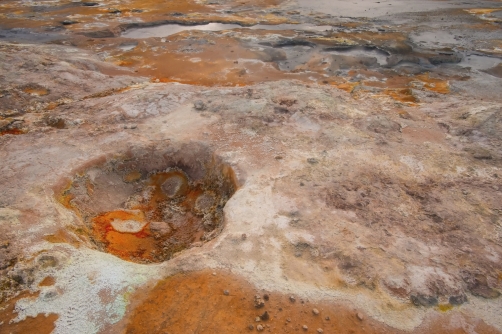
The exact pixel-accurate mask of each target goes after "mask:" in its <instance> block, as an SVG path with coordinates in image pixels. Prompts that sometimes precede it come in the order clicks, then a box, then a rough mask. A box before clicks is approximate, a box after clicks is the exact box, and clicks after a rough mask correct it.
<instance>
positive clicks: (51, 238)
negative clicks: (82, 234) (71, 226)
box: [44, 229, 80, 247]
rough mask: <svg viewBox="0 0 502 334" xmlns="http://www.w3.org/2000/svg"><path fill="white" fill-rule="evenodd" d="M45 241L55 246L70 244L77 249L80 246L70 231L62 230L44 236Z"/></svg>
mask: <svg viewBox="0 0 502 334" xmlns="http://www.w3.org/2000/svg"><path fill="white" fill-rule="evenodd" d="M44 240H45V241H48V242H50V243H53V244H61V243H68V244H71V245H73V246H75V247H78V246H79V244H80V243H79V241H78V240H77V239H76V238H75V237H74V236H72V235H71V234H70V233H69V232H68V231H66V230H63V229H60V230H58V231H56V233H54V234H49V235H46V236H44Z"/></svg>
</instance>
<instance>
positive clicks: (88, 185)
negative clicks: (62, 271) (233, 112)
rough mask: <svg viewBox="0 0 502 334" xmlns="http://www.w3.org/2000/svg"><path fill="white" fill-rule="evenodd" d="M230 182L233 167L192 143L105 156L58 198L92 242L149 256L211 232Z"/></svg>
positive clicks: (166, 254)
mask: <svg viewBox="0 0 502 334" xmlns="http://www.w3.org/2000/svg"><path fill="white" fill-rule="evenodd" d="M235 190H236V183H235V177H234V172H233V170H232V168H231V167H230V166H228V165H226V164H225V163H223V162H222V161H221V159H220V158H218V157H217V156H215V155H213V154H212V152H211V151H210V150H209V148H207V147H205V146H204V145H201V144H193V143H192V144H186V145H179V146H174V145H173V146H171V147H167V148H157V149H156V148H147V149H132V150H131V151H129V152H127V153H125V154H122V155H119V156H116V157H112V158H105V161H101V162H98V163H96V164H93V165H92V166H90V167H88V168H86V169H85V170H84V171H82V172H81V173H78V174H77V175H75V177H73V179H72V180H71V182H70V185H69V186H68V187H67V188H66V189H65V190H64V191H63V192H62V193H61V195H60V198H59V200H60V201H61V203H63V204H64V205H65V206H67V207H68V208H70V209H72V210H74V211H75V213H76V214H77V215H78V216H80V217H81V219H82V220H83V222H84V225H85V227H84V229H83V234H84V235H86V236H87V237H88V238H89V240H90V241H91V243H92V244H94V245H95V246H96V248H97V249H99V250H101V251H104V252H108V253H111V254H113V255H115V256H118V257H120V258H121V259H124V260H127V261H132V262H139V263H153V262H162V261H165V260H168V259H170V258H171V257H172V256H173V255H174V254H175V253H177V252H180V251H182V250H184V249H186V248H190V247H196V246H201V245H202V244H203V243H204V242H206V241H209V240H211V239H213V238H215V237H216V236H217V235H218V234H219V233H220V232H221V230H222V229H223V207H224V206H225V203H226V202H227V200H228V199H229V198H230V197H231V196H232V194H233V193H234V192H235Z"/></svg>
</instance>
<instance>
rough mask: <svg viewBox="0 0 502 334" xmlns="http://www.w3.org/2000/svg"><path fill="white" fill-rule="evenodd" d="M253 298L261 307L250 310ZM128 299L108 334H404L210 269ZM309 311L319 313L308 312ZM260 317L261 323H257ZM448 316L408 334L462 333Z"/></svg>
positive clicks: (347, 310) (343, 309)
mask: <svg viewBox="0 0 502 334" xmlns="http://www.w3.org/2000/svg"><path fill="white" fill-rule="evenodd" d="M291 296H292V297H293V298H291ZM256 297H258V298H259V300H260V301H261V302H263V303H264V305H263V307H260V308H256V307H255V298H256ZM131 300H132V303H131V305H130V306H129V310H128V312H127V313H126V315H125V317H124V320H122V322H121V323H119V324H118V325H117V327H115V328H112V329H111V330H112V331H114V330H115V331H116V332H118V331H124V332H125V333H128V334H141V333H246V332H256V331H257V326H258V325H260V326H263V331H264V332H267V333H298V332H305V330H304V329H303V326H307V328H308V330H307V332H308V333H317V330H318V329H322V331H323V332H324V333H353V334H359V333H361V334H362V333H405V332H403V331H399V330H396V329H393V328H391V327H389V326H386V325H385V324H383V323H380V322H378V321H375V320H373V319H371V318H369V317H368V316H366V315H365V314H364V312H362V311H359V310H357V309H354V308H353V307H347V306H343V305H340V304H337V303H329V302H318V303H317V302H312V301H308V300H303V299H302V298H300V297H298V296H295V294H294V293H292V294H291V295H289V294H288V295H284V294H281V293H277V292H274V291H264V290H258V289H256V288H254V287H253V286H252V285H251V284H249V283H248V282H246V281H245V280H244V279H243V278H241V277H239V276H236V275H233V274H231V273H228V272H223V271H217V272H215V274H214V275H213V273H212V272H211V271H209V270H204V271H200V272H190V273H183V274H178V275H175V276H172V277H169V278H166V279H164V280H161V281H159V282H158V283H157V284H156V286H155V287H153V288H152V289H151V290H150V291H145V289H143V290H140V291H137V292H136V293H135V294H134V295H133V296H132V297H131ZM314 308H315V309H316V310H317V311H319V314H315V313H314V312H313V309H314ZM265 312H267V314H268V319H267V316H264V313H265ZM449 313H451V312H449ZM358 314H359V316H358ZM259 317H261V318H263V320H262V319H259V321H258V322H257V321H256V319H257V318H259ZM448 317H449V314H444V315H441V316H438V317H436V318H435V319H434V321H428V322H426V323H424V324H423V325H422V326H420V327H418V328H417V329H415V330H414V331H413V332H412V333H433V334H440V333H445V334H446V333H454V334H461V333H462V334H463V333H465V331H464V330H463V328H462V327H460V326H461V325H460V324H458V322H450V321H449V318H448ZM361 319H362V320H361ZM466 321H468V320H466ZM470 325H471V324H470ZM251 326H252V327H251ZM472 326H473V327H474V328H475V329H474V330H475V331H476V332H478V333H487V334H488V333H493V334H495V333H498V332H497V331H496V330H495V329H493V328H492V327H489V326H488V325H486V324H485V323H483V322H474V323H472ZM406 333H409V332H406Z"/></svg>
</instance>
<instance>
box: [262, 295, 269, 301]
mask: <svg viewBox="0 0 502 334" xmlns="http://www.w3.org/2000/svg"><path fill="white" fill-rule="evenodd" d="M263 299H265V301H267V302H268V299H269V296H268V294H264V295H263Z"/></svg>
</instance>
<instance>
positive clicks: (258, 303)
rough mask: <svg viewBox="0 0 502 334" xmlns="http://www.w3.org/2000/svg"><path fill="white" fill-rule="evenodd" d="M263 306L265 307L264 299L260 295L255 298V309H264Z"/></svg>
mask: <svg viewBox="0 0 502 334" xmlns="http://www.w3.org/2000/svg"><path fill="white" fill-rule="evenodd" d="M263 306H265V302H264V301H263V299H261V297H260V296H258V295H256V296H254V307H256V308H262V307H263Z"/></svg>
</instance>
